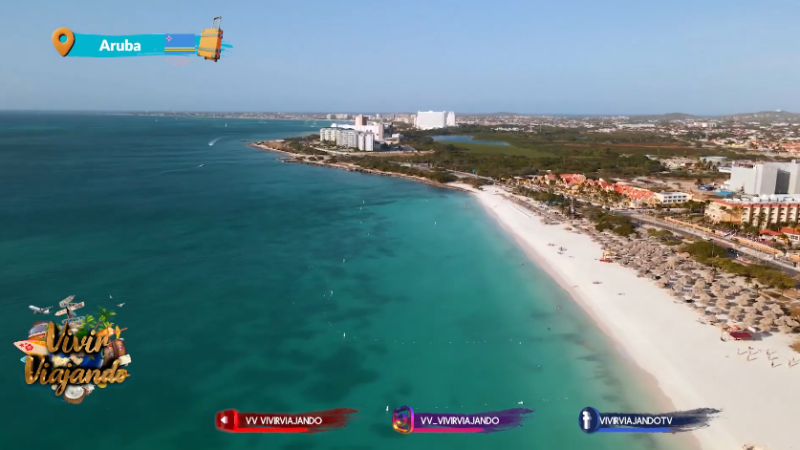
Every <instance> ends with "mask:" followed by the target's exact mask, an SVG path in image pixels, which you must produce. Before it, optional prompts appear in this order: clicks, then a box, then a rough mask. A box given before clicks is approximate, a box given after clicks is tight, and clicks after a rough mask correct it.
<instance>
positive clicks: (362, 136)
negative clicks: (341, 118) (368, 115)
mask: <svg viewBox="0 0 800 450" xmlns="http://www.w3.org/2000/svg"><path fill="white" fill-rule="evenodd" d="M319 139H320V141H322V142H333V143H335V145H336V146H338V147H345V148H357V149H359V150H361V151H365V152H371V151H373V150H375V141H376V140H377V139H376V138H375V135H374V134H373V133H371V132H364V131H356V130H352V129H349V128H322V129H320V130H319Z"/></svg>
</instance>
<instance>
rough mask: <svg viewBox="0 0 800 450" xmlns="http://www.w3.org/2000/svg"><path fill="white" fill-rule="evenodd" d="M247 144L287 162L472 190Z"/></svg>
mask: <svg viewBox="0 0 800 450" xmlns="http://www.w3.org/2000/svg"><path fill="white" fill-rule="evenodd" d="M247 145H248V146H250V147H253V148H256V149H259V150H262V151H266V152H272V153H279V154H282V155H286V156H288V157H289V158H286V159H283V160H282V161H284V162H287V163H291V164H305V165H308V166H317V167H328V168H331V169H339V170H345V171H347V172H360V173H367V174H370V175H378V176H382V177H392V178H402V179H405V180H409V181H414V182H417V183H423V184H427V185H428V186H434V187H439V188H443V189H452V190H456V191H461V192H467V193H471V192H473V191H474V190H473V189H472V188H471V187H470V186H469V185H466V184H460V183H438V182H436V181H433V180H429V179H427V178H422V177H415V176H412V175H404V174H401V173H395V172H384V171H382V170H375V169H365V168H363V167H359V166H355V165H346V164H331V163H328V162H325V161H306V160H301V159H299V158H298V157H300V156H314V155H303V154H297V153H292V152H287V151H285V150H279V149H277V148H273V147H267V146H265V145H259V144H256V143H252V142H251V143H248V144H247Z"/></svg>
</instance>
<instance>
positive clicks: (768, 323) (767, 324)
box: [758, 317, 772, 330]
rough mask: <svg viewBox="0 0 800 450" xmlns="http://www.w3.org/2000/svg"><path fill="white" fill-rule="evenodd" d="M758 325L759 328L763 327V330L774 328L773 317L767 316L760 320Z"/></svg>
mask: <svg viewBox="0 0 800 450" xmlns="http://www.w3.org/2000/svg"><path fill="white" fill-rule="evenodd" d="M758 326H759V328H761V327H763V328H761V329H762V330H769V329H770V328H772V319H770V318H769V317H765V318H763V319H761V320H760V321H759V322H758Z"/></svg>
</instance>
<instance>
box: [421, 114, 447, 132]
mask: <svg viewBox="0 0 800 450" xmlns="http://www.w3.org/2000/svg"><path fill="white" fill-rule="evenodd" d="M451 123H452V125H451ZM455 124H456V114H455V113H454V112H452V111H450V112H447V111H441V112H437V111H419V112H418V113H417V120H416V122H415V125H416V127H417V128H419V129H420V130H433V129H436V128H447V127H448V126H455Z"/></svg>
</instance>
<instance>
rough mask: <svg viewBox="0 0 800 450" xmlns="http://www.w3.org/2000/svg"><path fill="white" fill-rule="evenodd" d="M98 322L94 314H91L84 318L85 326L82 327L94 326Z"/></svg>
mask: <svg viewBox="0 0 800 450" xmlns="http://www.w3.org/2000/svg"><path fill="white" fill-rule="evenodd" d="M96 323H97V320H96V319H95V318H94V316H91V315H89V316H86V317H85V318H84V319H83V327H81V328H83V329H89V328H94V325H95V324H96Z"/></svg>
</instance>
